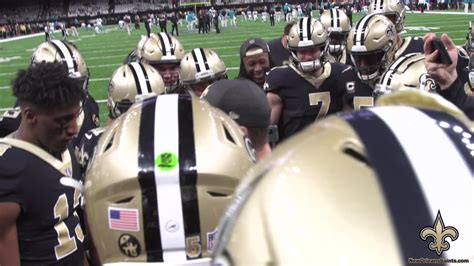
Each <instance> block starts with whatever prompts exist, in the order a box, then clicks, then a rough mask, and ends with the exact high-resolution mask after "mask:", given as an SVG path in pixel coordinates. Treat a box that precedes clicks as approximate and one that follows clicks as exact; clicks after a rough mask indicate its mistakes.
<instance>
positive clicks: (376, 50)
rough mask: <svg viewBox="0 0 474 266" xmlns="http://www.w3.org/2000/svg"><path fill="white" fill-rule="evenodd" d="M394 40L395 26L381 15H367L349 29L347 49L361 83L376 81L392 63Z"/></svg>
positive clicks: (395, 35)
mask: <svg viewBox="0 0 474 266" xmlns="http://www.w3.org/2000/svg"><path fill="white" fill-rule="evenodd" d="M396 38H397V34H396V32H395V26H394V25H393V23H392V22H391V21H390V20H389V19H388V18H387V17H385V16H383V15H377V14H372V15H367V16H365V17H363V18H361V20H359V22H358V23H357V25H356V26H355V27H354V28H352V29H351V31H350V33H349V36H348V39H347V49H348V52H349V53H350V55H351V59H352V62H353V63H354V66H355V69H356V72H357V74H358V76H359V78H360V79H361V80H362V81H364V82H369V81H372V80H375V79H377V78H378V77H379V76H380V74H382V72H383V71H384V70H385V68H386V67H387V66H389V65H390V64H391V63H392V61H393V59H394V57H395V46H396V45H395V44H396Z"/></svg>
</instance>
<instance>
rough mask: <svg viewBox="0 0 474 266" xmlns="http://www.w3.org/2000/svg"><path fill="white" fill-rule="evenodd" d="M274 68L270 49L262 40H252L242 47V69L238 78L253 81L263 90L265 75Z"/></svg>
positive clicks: (244, 43)
mask: <svg viewBox="0 0 474 266" xmlns="http://www.w3.org/2000/svg"><path fill="white" fill-rule="evenodd" d="M272 67H273V63H272V61H271V58H270V48H269V47H268V45H267V43H266V42H265V41H264V40H262V39H260V38H250V39H248V40H246V41H245V42H243V43H242V45H241V46H240V68H239V75H238V76H237V77H238V78H241V79H248V80H251V81H253V82H254V83H255V84H257V85H258V86H259V87H261V88H263V85H264V83H265V74H266V73H267V72H268V71H270V69H271V68H272Z"/></svg>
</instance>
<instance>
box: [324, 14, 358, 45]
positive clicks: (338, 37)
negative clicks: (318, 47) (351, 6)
mask: <svg viewBox="0 0 474 266" xmlns="http://www.w3.org/2000/svg"><path fill="white" fill-rule="evenodd" d="M320 21H321V23H322V24H323V25H324V27H325V28H326V30H327V32H328V38H329V43H328V49H327V51H328V52H329V53H331V54H340V53H341V52H342V51H343V50H344V49H345V44H346V40H347V34H348V33H349V31H350V30H351V23H350V20H349V17H347V15H346V13H345V12H343V11H341V10H339V9H335V8H333V9H329V10H325V11H324V12H323V13H322V14H321V16H320Z"/></svg>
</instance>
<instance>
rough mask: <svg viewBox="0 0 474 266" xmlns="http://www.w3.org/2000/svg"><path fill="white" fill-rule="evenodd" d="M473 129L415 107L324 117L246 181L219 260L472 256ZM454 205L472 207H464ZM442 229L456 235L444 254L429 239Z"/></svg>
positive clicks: (222, 228)
mask: <svg viewBox="0 0 474 266" xmlns="http://www.w3.org/2000/svg"><path fill="white" fill-rule="evenodd" d="M415 93H423V92H420V91H415ZM424 94H425V96H427V97H431V94H429V93H424ZM441 100H444V99H441ZM444 101H446V100H444ZM464 117H465V116H464ZM465 118H466V119H467V117H465ZM455 132H456V133H455ZM473 134H474V132H473V131H472V128H469V127H468V126H467V125H466V124H464V123H462V122H460V120H457V119H456V118H454V117H453V116H451V115H450V114H449V113H445V112H438V111H434V110H433V111H427V110H422V109H416V108H413V107H408V106H387V107H377V108H372V109H364V110H362V111H360V112H356V113H345V114H342V115H340V116H332V117H330V118H327V119H325V120H322V121H320V122H317V123H315V124H313V125H311V126H309V127H308V128H307V129H305V130H304V131H302V132H301V133H300V134H299V135H297V136H296V137H294V138H292V139H290V140H288V141H287V142H285V143H283V144H282V145H281V146H279V147H277V148H276V149H275V151H274V153H273V154H272V155H271V156H270V157H269V158H267V159H265V160H264V161H262V162H261V163H259V164H258V165H257V166H256V167H255V168H253V170H252V171H251V173H250V175H249V176H247V178H245V179H243V180H242V182H241V184H240V185H239V188H238V189H237V192H236V196H235V200H234V202H233V203H232V204H231V205H230V207H229V208H228V210H227V211H226V214H225V215H224V217H223V219H222V220H221V222H220V224H219V227H218V230H219V239H218V246H217V248H216V252H215V253H214V261H213V262H215V263H216V265H336V264H337V265H348V264H350V265H367V261H370V263H369V264H370V265H405V264H407V261H409V259H415V258H416V259H418V258H427V257H429V258H439V256H438V255H439V254H440V253H438V255H437V252H443V251H444V252H447V253H448V255H447V256H448V257H450V256H458V257H459V258H461V257H462V258H472V256H473V255H474V253H473V249H472V241H473V240H474V239H473V234H472V232H473V231H472V230H473V229H472V224H473V222H474V220H473V216H472V215H470V211H471V210H472V193H473V187H472V171H473V170H474V166H473V163H472V157H471V154H472V152H473V147H472V145H473V143H474V141H473V136H474V135H473ZM380 136H383V137H380ZM468 143H470V144H468ZM316 147H317V148H316ZM387 151H390V152H387ZM446 153H449V155H448V154H446ZM451 159H452V161H451ZM452 171H455V172H456V173H452ZM458 171H459V172H458ZM452 177H453V179H451V178H452ZM446 191H456V193H454V194H455V195H454V194H453V193H449V192H446ZM458 192H459V193H458ZM440 193H448V194H449V196H447V197H440ZM457 202H469V204H468V206H466V207H465V208H463V210H461V211H460V210H456V207H453V206H459V205H458V204H457ZM464 210H465V211H466V212H464ZM438 218H439V219H438ZM442 220H444V223H443V221H442ZM436 221H437V222H436ZM433 225H434V226H433ZM438 227H440V228H442V229H440V230H443V232H445V233H446V234H448V231H449V234H450V237H451V240H450V241H449V242H451V243H450V245H449V244H445V246H444V248H443V249H441V250H435V248H433V246H434V244H430V242H431V241H442V240H440V238H441V233H439V236H438V235H436V234H437V233H435V230H436V232H438V230H437V229H436V228H438ZM283 228H284V230H282V229H283ZM448 228H449V230H448ZM453 228H455V229H453ZM430 229H431V231H430ZM444 230H446V231H444ZM429 232H433V234H432V236H433V239H431V238H427V235H429ZM439 232H441V231H439ZM462 232H464V236H466V238H465V239H461V237H460V238H458V236H459V235H462V234H463V233H462ZM435 235H436V236H435ZM436 238H439V239H436ZM445 240H448V239H445ZM454 240H456V241H454ZM380 243H383V245H381V244H380ZM430 248H431V250H430ZM448 249H449V250H448ZM450 252H452V253H450ZM452 254H456V255H452Z"/></svg>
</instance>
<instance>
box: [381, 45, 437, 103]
mask: <svg viewBox="0 0 474 266" xmlns="http://www.w3.org/2000/svg"><path fill="white" fill-rule="evenodd" d="M424 60H425V55H424V54H420V53H411V54H407V55H404V56H401V57H399V58H397V60H395V61H394V62H393V63H392V64H391V65H390V66H389V67H388V68H387V70H386V71H385V72H384V73H383V74H382V75H381V76H380V80H379V81H378V83H377V84H376V85H375V89H374V96H375V97H379V96H381V95H383V94H387V93H392V92H394V91H401V90H410V89H415V90H424V91H428V92H434V91H436V90H437V88H438V85H437V83H436V81H434V79H433V78H431V77H430V75H428V73H427V71H426V68H425V61H424Z"/></svg>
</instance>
